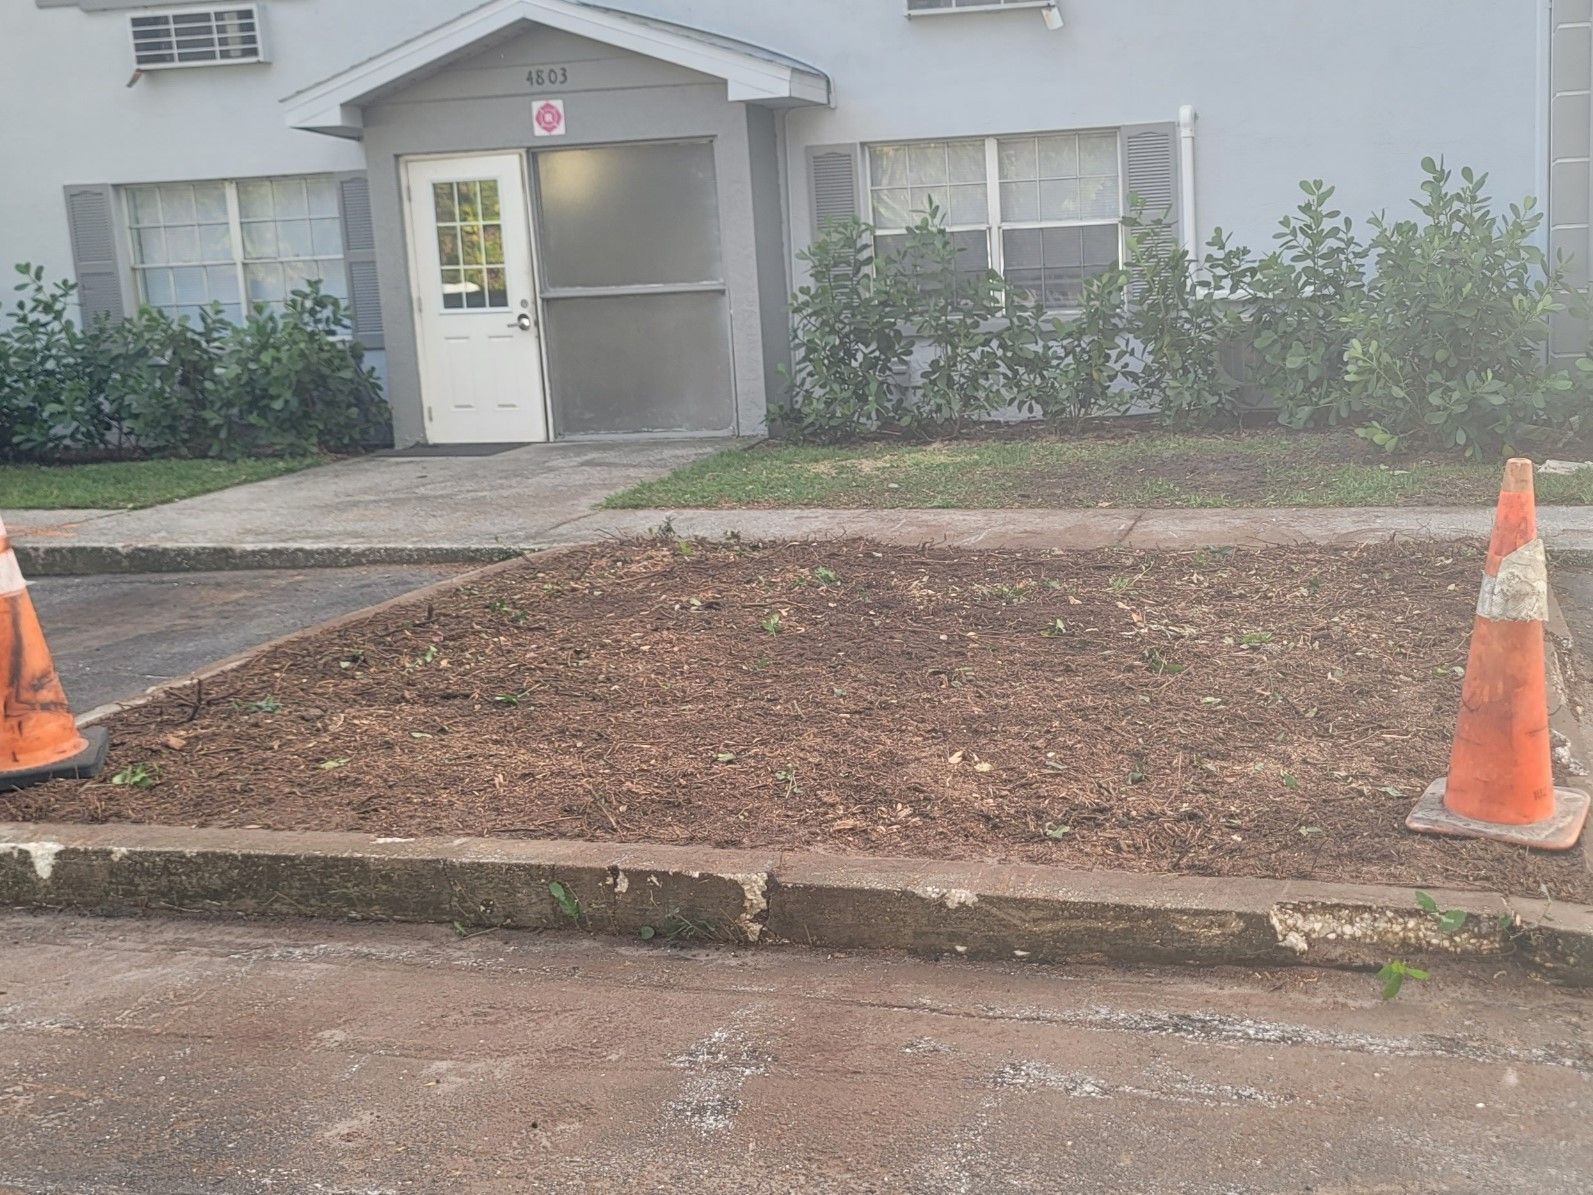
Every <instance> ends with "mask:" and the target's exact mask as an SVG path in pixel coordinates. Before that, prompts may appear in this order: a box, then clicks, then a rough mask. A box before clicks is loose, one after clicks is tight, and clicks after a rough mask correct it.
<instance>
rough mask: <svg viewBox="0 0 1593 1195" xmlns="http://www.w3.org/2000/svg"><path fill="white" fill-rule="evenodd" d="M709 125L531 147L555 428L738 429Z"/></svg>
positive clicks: (589, 431)
mask: <svg viewBox="0 0 1593 1195" xmlns="http://www.w3.org/2000/svg"><path fill="white" fill-rule="evenodd" d="M714 150H715V144H714V140H713V138H710V137H695V138H673V139H668V140H658V141H627V142H617V143H605V144H597V145H581V146H571V147H563V146H560V147H557V148H549V149H541V148H536V149H533V150H532V151H531V163H532V167H531V177H532V187H533V191H534V197H533V202H534V203H535V205H536V211H537V215H536V218H535V219H534V220H533V221H532V223H533V225H534V228H535V232H536V236H537V241H538V244H537V254H536V263H537V269H538V275H539V276H538V287H537V290H538V297H539V300H540V302H541V305H542V326H543V328H544V329H545V330H546V336H545V340H544V345H543V349H544V353H545V354H546V358H547V366H548V381H549V392H550V394H549V400H550V407H551V410H552V415H553V431H554V435H555V436H556V437H558V438H560V439H569V438H586V437H604V436H625V435H645V434H655V435H682V436H696V435H703V436H708V435H734V434H736V432H737V430H738V424H737V410H736V394H735V379H734V369H733V360H734V357H733V351H732V345H731V330H730V310H729V295H728V290H727V286H726V282H725V269H724V263H723V256H722V253H723V250H722V239H721V231H720V213H719V202H718V173H717V169H716V165H715V161H714Z"/></svg>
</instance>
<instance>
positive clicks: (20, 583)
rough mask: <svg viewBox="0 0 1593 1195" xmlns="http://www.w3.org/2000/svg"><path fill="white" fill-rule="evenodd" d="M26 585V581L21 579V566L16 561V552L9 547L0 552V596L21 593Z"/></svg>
mask: <svg viewBox="0 0 1593 1195" xmlns="http://www.w3.org/2000/svg"><path fill="white" fill-rule="evenodd" d="M27 587H28V583H27V582H26V581H25V580H23V579H22V566H21V565H19V564H18V563H17V554H16V553H15V552H13V551H12V550H11V549H10V548H7V549H6V550H5V551H4V552H0V597H9V596H10V595H11V594H13V593H21V592H22V591H23V590H24V589H26V588H27Z"/></svg>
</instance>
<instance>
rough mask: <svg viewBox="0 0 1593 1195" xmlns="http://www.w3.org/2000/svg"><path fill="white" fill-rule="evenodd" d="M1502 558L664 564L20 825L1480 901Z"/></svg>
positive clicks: (143, 760) (542, 598)
mask: <svg viewBox="0 0 1593 1195" xmlns="http://www.w3.org/2000/svg"><path fill="white" fill-rule="evenodd" d="M1479 563H1480V554H1479V553H1478V552H1477V551H1475V550H1473V547H1472V546H1471V545H1465V546H1459V547H1457V546H1445V545H1426V546H1412V545H1388V546H1378V547H1372V548H1362V549H1357V550H1331V549H1325V548H1290V549H1272V550H1266V551H1259V552H1247V551H1230V550H1208V551H1203V552H1194V553H1188V552H1184V553H1155V552H1124V551H1114V552H1091V553H1059V554H1054V555H1051V554H1039V553H1023V552H984V551H956V550H949V549H934V548H925V549H908V548H896V547H886V546H881V545H876V544H871V543H865V542H847V543H828V544H788V545H772V546H763V545H752V544H741V543H735V542H730V543H720V544H704V543H690V542H675V541H671V540H648V541H642V542H635V543H627V544H616V545H608V546H604V547H601V548H592V549H581V550H578V551H575V552H571V553H567V554H563V555H559V556H556V557H550V558H544V559H541V560H539V561H531V562H528V563H527V564H525V565H523V566H521V567H519V568H517V569H514V570H510V571H504V572H499V573H497V574H495V575H493V576H491V577H489V578H484V579H482V580H480V581H477V582H474V583H471V584H469V585H467V586H465V587H463V588H461V589H458V590H455V591H452V592H448V593H444V594H440V595H436V596H434V597H433V598H431V599H430V601H429V603H428V602H421V603H417V604H413V605H409V606H405V607H400V608H396V609H390V610H387V611H383V612H380V613H377V614H376V615H374V616H372V617H371V618H369V619H368V620H366V621H364V622H360V623H356V624H353V625H349V626H344V627H341V628H338V629H335V630H332V631H329V632H324V633H322V634H319V635H317V636H313V637H310V638H307V639H301V640H298V641H295V642H292V643H289V644H287V645H284V646H281V647H278V648H275V649H272V650H270V651H268V652H267V653H265V654H264V655H262V656H261V657H260V658H258V659H257V660H255V661H253V662H252V663H250V664H249V665H247V666H245V667H243V668H240V669H237V670H235V671H232V672H229V673H225V674H223V675H221V676H218V677H215V678H212V679H211V680H209V681H207V682H205V683H204V685H203V687H202V689H195V688H194V687H193V686H189V687H187V688H185V689H181V690H177V691H173V692H171V693H169V694H167V695H165V696H163V697H161V698H160V699H158V700H156V701H155V702H153V703H152V704H150V705H147V706H144V707H141V708H138V709H134V710H131V711H128V712H126V713H124V714H122V715H121V716H119V717H118V718H116V719H115V720H114V722H113V723H112V733H113V746H112V756H111V763H110V765H109V767H108V769H107V772H106V774H105V776H104V777H103V778H102V779H101V780H99V781H95V782H90V783H67V782H55V783H52V784H50V785H46V786H43V787H40V788H36V789H32V790H29V791H25V792H21V793H16V794H10V795H0V819H10V820H31V821H78V822H103V821H136V822H159V823H167V824H181V825H204V826H223V827H263V828H270V829H281V830H356V831H365V832H369V833H373V834H382V835H400V836H411V835H428V834H470V835H502V836H516V837H543V838H585V839H610V840H623V841H651V842H659V843H677V844H688V843H690V844H705V845H710V846H716V847H784V848H805V849H816V850H826V851H835V852H850V853H869V854H891V855H909V856H929V857H937V858H955V859H989V860H1021V861H1025V862H1031V863H1054V864H1059V865H1064V866H1069V867H1083V868H1118V869H1126V870H1133V871H1156V872H1182V873H1189V874H1196V875H1208V876H1287V877H1300V878H1312V879H1323V880H1359V881H1368V882H1375V883H1385V884H1402V885H1403V884H1409V885H1412V886H1417V885H1433V886H1440V885H1448V886H1457V887H1470V888H1479V889H1485V890H1491V891H1497V892H1501V893H1510V894H1526V895H1534V896H1537V895H1542V893H1543V892H1544V891H1547V892H1549V893H1551V894H1552V895H1553V896H1554V898H1555V899H1560V900H1571V901H1586V900H1589V899H1590V898H1593V884H1590V882H1589V874H1588V869H1587V865H1586V863H1585V861H1584V857H1583V853H1582V851H1581V850H1580V849H1578V850H1576V851H1573V852H1571V853H1570V854H1568V855H1562V856H1551V855H1544V854H1539V853H1533V852H1528V851H1524V850H1520V849H1515V848H1510V847H1505V846H1501V845H1498V844H1492V843H1483V842H1469V841H1452V840H1438V839H1432V838H1426V837H1421V836H1417V835H1414V834H1411V833H1409V832H1407V831H1406V830H1405V829H1404V828H1403V820H1404V817H1405V815H1406V813H1407V812H1408V811H1409V809H1410V807H1411V804H1412V803H1413V802H1414V800H1415V799H1416V797H1417V796H1418V795H1419V794H1420V792H1421V791H1422V789H1423V788H1424V787H1425V786H1426V785H1427V784H1428V782H1429V781H1431V780H1433V779H1434V778H1435V777H1438V776H1440V775H1442V774H1443V773H1444V771H1445V768H1446V766H1447V763H1448V751H1449V737H1450V733H1451V731H1452V729H1453V725H1454V717H1455V711H1456V709H1457V703H1458V701H1459V694H1460V673H1461V669H1462V667H1463V665H1464V664H1465V659H1466V645H1467V636H1468V634H1469V632H1470V628H1471V618H1472V610H1473V605H1474V602H1475V600H1476V587H1477V583H1478V575H1479V574H1478V568H1479Z"/></svg>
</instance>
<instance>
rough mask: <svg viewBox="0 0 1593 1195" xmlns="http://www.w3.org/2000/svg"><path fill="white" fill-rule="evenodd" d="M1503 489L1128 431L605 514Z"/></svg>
mask: <svg viewBox="0 0 1593 1195" xmlns="http://www.w3.org/2000/svg"><path fill="white" fill-rule="evenodd" d="M1568 455H1570V454H1568ZM1499 478H1500V466H1499V462H1497V461H1477V462H1473V461H1462V460H1454V459H1448V458H1432V459H1427V458H1393V459H1391V458H1389V457H1386V456H1384V455H1383V454H1382V453H1381V452H1380V451H1379V450H1377V449H1376V448H1374V447H1373V446H1372V445H1370V444H1368V443H1366V442H1365V441H1363V440H1360V439H1357V438H1356V437H1355V436H1353V435H1350V434H1347V433H1342V432H1289V431H1284V430H1282V429H1276V428H1274V429H1268V430H1264V431H1250V432H1235V433H1230V434H1224V435H1174V434H1168V433H1164V432H1159V431H1154V430H1135V431H1119V432H1112V433H1104V434H1095V435H1086V436H1080V437H1074V438H1059V437H1042V436H1035V437H1029V438H1018V437H1011V438H996V439H968V440H952V441H942V442H935V443H929V444H888V443H867V444H860V445H852V446H848V447H839V448H820V447H807V446H792V445H773V444H770V445H760V446H758V447H756V448H752V449H746V450H742V449H732V450H729V451H726V452H722V453H719V454H718V455H716V456H712V457H707V458H705V459H703V460H700V461H696V462H694V463H692V464H689V465H686V466H684V467H682V468H680V469H677V470H675V472H673V473H671V474H669V475H668V476H667V477H662V478H659V479H658V480H657V481H650V482H643V483H642V484H641V485H637V486H632V487H631V488H630V489H628V490H625V491H623V492H622V493H619V494H615V495H613V496H612V497H610V498H609V499H608V501H607V503H606V505H607V506H609V507H610V508H612V509H644V508H661V507H706V508H718V509H725V508H731V507H802V506H807V507H834V508H843V509H845V508H853V509H855V508H861V507H887V508H926V507H928V508H937V507H938V508H956V507H961V508H969V509H978V508H985V509H988V508H1000V507H1037V508H1044V507H1093V506H1123V507H1128V506H1161V507H1232V506H1442V505H1472V504H1486V503H1490V502H1492V501H1493V500H1494V498H1495V497H1496V496H1497V494H1498V492H1499ZM1538 497H1539V500H1540V501H1542V502H1545V503H1565V504H1573V505H1587V504H1593V472H1588V473H1580V474H1574V475H1571V476H1566V477H1548V476H1542V477H1539V479H1538Z"/></svg>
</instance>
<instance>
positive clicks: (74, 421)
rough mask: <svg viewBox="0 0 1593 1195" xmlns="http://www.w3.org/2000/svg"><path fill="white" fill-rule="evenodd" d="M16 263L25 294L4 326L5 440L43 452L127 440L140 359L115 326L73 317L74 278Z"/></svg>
mask: <svg viewBox="0 0 1593 1195" xmlns="http://www.w3.org/2000/svg"><path fill="white" fill-rule="evenodd" d="M16 269H17V273H18V275H19V276H20V277H21V281H20V282H19V283H17V285H16V287H15V290H16V292H17V293H18V294H19V295H20V296H21V297H20V298H18V300H17V302H16V305H15V307H14V308H13V309H12V310H11V312H10V313H9V315H10V322H9V325H7V326H4V327H0V437H3V439H0V444H3V445H5V446H7V450H8V451H10V452H13V453H16V454H18V455H26V456H40V457H42V456H50V455H55V454H59V453H95V452H105V451H114V450H116V449H120V448H122V447H124V446H125V444H126V442H127V438H128V427H127V417H128V403H129V398H130V395H129V389H130V386H129V380H130V378H131V377H134V376H136V373H137V362H136V360H134V359H132V358H130V357H129V356H128V355H127V353H126V350H125V345H123V343H122V341H121V339H120V338H119V337H118V336H117V335H116V331H115V328H114V327H113V326H112V325H110V324H105V323H101V324H95V325H92V326H90V327H88V328H80V327H79V326H78V325H76V324H74V323H73V322H72V321H71V320H70V319H69V318H68V314H69V312H70V311H71V306H72V294H73V292H74V291H75V290H76V287H75V286H74V285H73V284H72V283H70V282H56V283H46V282H45V281H44V268H43V267H42V266H32V265H29V264H26V263H24V264H22V265H19V266H17V267H16Z"/></svg>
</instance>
